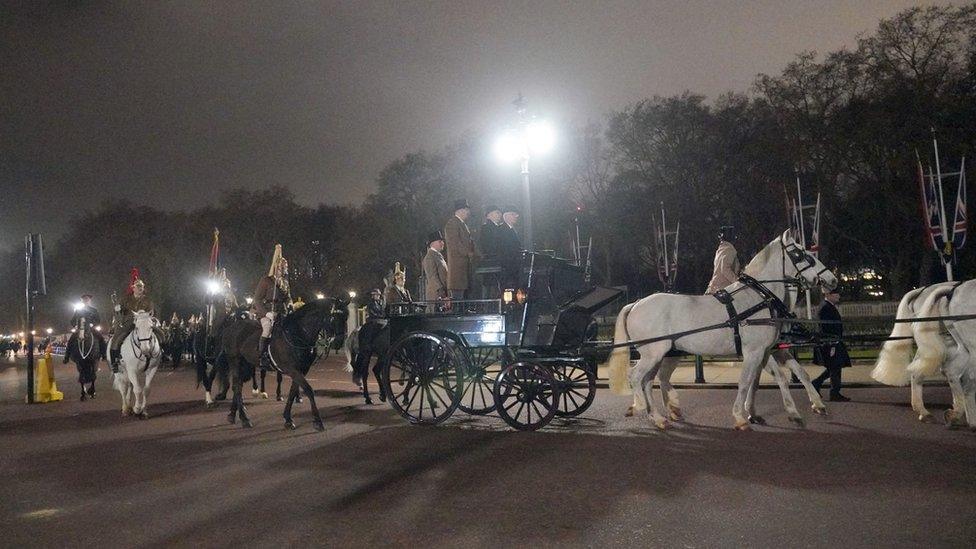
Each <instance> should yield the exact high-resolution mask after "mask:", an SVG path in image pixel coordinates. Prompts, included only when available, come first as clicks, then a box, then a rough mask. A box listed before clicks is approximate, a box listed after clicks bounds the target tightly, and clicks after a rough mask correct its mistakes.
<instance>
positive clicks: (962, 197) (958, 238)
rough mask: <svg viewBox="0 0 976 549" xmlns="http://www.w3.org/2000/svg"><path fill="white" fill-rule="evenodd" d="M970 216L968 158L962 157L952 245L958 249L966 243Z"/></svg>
mask: <svg viewBox="0 0 976 549" xmlns="http://www.w3.org/2000/svg"><path fill="white" fill-rule="evenodd" d="M968 225H969V216H968V215H967V214H966V159H965V158H963V159H962V167H961V168H960V169H959V191H958V193H957V194H956V213H955V215H954V216H953V223H952V247H953V248H954V249H956V250H958V249H959V248H962V247H963V244H965V243H966V228H967V226H968Z"/></svg>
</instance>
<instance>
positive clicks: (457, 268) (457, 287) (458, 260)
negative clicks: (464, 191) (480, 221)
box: [444, 199, 476, 299]
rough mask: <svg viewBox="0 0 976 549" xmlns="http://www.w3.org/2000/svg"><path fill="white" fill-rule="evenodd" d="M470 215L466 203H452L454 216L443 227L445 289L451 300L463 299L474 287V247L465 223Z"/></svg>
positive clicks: (461, 201)
mask: <svg viewBox="0 0 976 549" xmlns="http://www.w3.org/2000/svg"><path fill="white" fill-rule="evenodd" d="M470 215H471V207H470V206H469V205H468V201H467V200H464V199H461V200H457V201H455V202H454V215H453V216H451V218H450V219H448V220H447V223H446V224H445V225H444V242H445V245H446V246H447V265H448V267H450V271H449V272H448V280H447V288H448V290H450V292H451V298H452V299H465V298H467V297H468V294H469V293H470V291H471V289H472V288H473V287H474V284H473V281H474V262H475V255H476V252H475V246H474V238H473V237H472V236H471V230H470V229H468V224H467V223H466V221H467V219H468V216H470Z"/></svg>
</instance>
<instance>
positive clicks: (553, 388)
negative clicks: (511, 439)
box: [494, 362, 558, 431]
mask: <svg viewBox="0 0 976 549" xmlns="http://www.w3.org/2000/svg"><path fill="white" fill-rule="evenodd" d="M494 395H495V406H496V409H497V410H498V414H499V415H501V416H502V419H503V420H505V423H507V424H509V425H511V426H512V427H514V428H515V429H518V430H519V431H535V430H536V429H539V428H542V427H545V426H546V424H548V423H549V422H550V421H552V418H553V416H555V415H556V410H557V408H558V402H557V400H558V388H557V384H556V378H555V377H554V376H553V375H552V372H551V371H549V370H548V369H547V368H544V367H542V366H540V365H539V364H533V363H530V362H529V363H526V362H518V363H516V364H512V365H511V366H508V367H507V368H505V369H504V370H502V373H501V374H499V376H498V379H496V380H495V389H494Z"/></svg>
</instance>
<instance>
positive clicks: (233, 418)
mask: <svg viewBox="0 0 976 549" xmlns="http://www.w3.org/2000/svg"><path fill="white" fill-rule="evenodd" d="M227 423H230V424H231V425H233V424H235V423H237V415H236V414H230V415H229V416H227Z"/></svg>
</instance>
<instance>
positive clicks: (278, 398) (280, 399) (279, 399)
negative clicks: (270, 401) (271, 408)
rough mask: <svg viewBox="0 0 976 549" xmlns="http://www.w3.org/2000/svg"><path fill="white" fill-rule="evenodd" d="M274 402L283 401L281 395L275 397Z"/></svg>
mask: <svg viewBox="0 0 976 549" xmlns="http://www.w3.org/2000/svg"><path fill="white" fill-rule="evenodd" d="M275 400H277V401H278V402H281V401H283V400H285V399H284V398H282V397H281V395H278V396H276V397H275Z"/></svg>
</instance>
